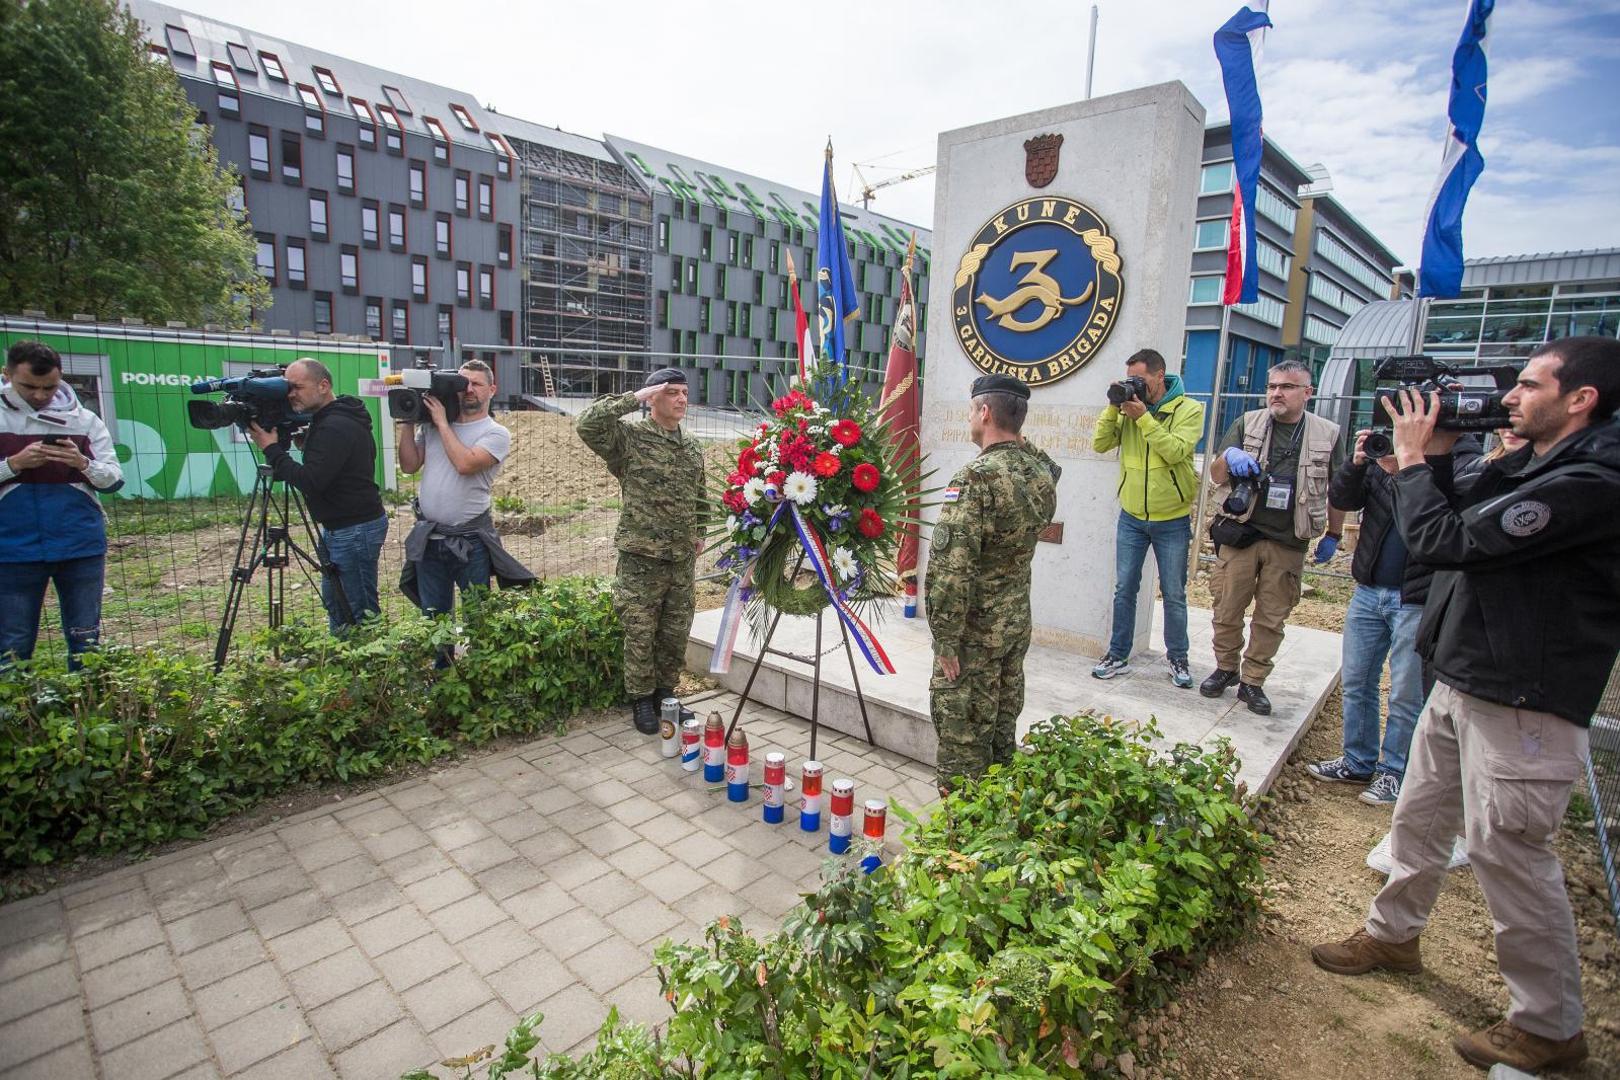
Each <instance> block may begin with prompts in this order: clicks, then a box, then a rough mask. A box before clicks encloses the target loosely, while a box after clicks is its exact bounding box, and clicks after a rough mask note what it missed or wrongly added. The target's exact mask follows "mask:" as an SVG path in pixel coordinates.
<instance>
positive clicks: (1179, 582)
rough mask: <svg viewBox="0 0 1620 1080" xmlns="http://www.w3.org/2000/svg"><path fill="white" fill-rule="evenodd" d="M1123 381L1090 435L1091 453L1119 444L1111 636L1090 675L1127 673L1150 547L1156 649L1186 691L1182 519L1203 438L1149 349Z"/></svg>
mask: <svg viewBox="0 0 1620 1080" xmlns="http://www.w3.org/2000/svg"><path fill="white" fill-rule="evenodd" d="M1125 377H1126V380H1127V381H1126V382H1123V383H1114V384H1113V387H1111V388H1110V399H1109V405H1108V407H1107V408H1106V409H1104V410H1103V412H1102V415H1101V416H1100V417H1098V418H1097V429H1096V432H1095V433H1094V434H1093V435H1092V437H1091V448H1092V449H1093V450H1095V451H1096V452H1097V453H1099V454H1106V453H1107V452H1108V451H1110V450H1112V449H1114V448H1115V447H1116V446H1117V447H1119V521H1118V523H1117V524H1116V525H1115V527H1114V631H1113V636H1112V638H1111V639H1110V640H1109V642H1108V655H1107V656H1105V657H1103V658H1102V661H1101V662H1100V663H1099V664H1098V665H1097V666H1096V667H1094V668H1092V669H1091V674H1092V677H1093V678H1097V679H1112V678H1113V677H1114V676H1115V675H1123V674H1125V673H1126V672H1127V671H1129V670H1131V665H1130V656H1131V638H1132V636H1133V632H1134V630H1135V628H1136V595H1137V592H1138V591H1139V590H1140V589H1141V587H1142V564H1143V563H1144V562H1145V561H1146V560H1147V553H1148V548H1149V547H1151V548H1152V549H1153V561H1154V562H1155V563H1157V564H1158V567H1159V583H1160V585H1161V587H1162V588H1163V590H1164V651H1165V654H1166V656H1167V658H1168V659H1169V661H1170V681H1171V682H1172V683H1174V684H1175V685H1176V686H1179V687H1181V688H1182V689H1186V688H1188V687H1190V686H1192V672H1191V671H1189V670H1188V668H1187V545H1188V543H1189V542H1190V541H1191V539H1192V523H1191V521H1190V519H1189V517H1188V515H1190V514H1191V513H1192V501H1193V497H1194V495H1195V494H1196V493H1197V491H1198V470H1197V469H1195V468H1193V463H1192V458H1193V449H1194V448H1195V447H1196V446H1197V445H1198V440H1199V439H1201V438H1203V434H1204V406H1203V405H1202V404H1200V403H1199V402H1197V401H1194V400H1193V399H1192V398H1190V397H1187V396H1185V395H1184V394H1183V393H1182V388H1181V377H1180V376H1179V375H1166V374H1165V370H1164V357H1163V356H1160V355H1159V354H1158V353H1157V352H1155V351H1154V350H1153V349H1142V350H1140V351H1139V352H1137V353H1136V354H1134V355H1133V356H1132V357H1131V358H1130V359H1129V360H1127V361H1125ZM1130 380H1137V381H1136V382H1135V383H1132V382H1131V381H1130ZM1114 387H1117V388H1119V389H1118V390H1116V389H1114ZM1124 390H1129V391H1130V396H1129V397H1127V398H1126V399H1125V400H1124V401H1123V402H1121V403H1120V404H1118V405H1116V404H1114V403H1113V398H1114V397H1117V396H1119V394H1120V392H1121V391H1124ZM1121 417H1123V418H1124V419H1121Z"/></svg>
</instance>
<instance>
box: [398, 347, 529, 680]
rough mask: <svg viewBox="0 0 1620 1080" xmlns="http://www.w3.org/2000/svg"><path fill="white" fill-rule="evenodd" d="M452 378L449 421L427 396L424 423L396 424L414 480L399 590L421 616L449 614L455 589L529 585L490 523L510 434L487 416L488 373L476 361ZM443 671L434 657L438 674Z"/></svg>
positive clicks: (491, 392) (491, 387) (491, 379)
mask: <svg viewBox="0 0 1620 1080" xmlns="http://www.w3.org/2000/svg"><path fill="white" fill-rule="evenodd" d="M458 373H459V374H460V375H461V376H462V377H463V378H464V379H465V380H466V384H467V385H466V387H465V389H463V390H462V392H461V394H460V395H459V396H458V397H455V398H453V399H452V401H453V402H454V404H455V405H456V407H457V412H458V415H457V416H456V417H455V418H454V419H452V418H451V417H450V416H449V415H448V413H447V412H446V410H445V403H444V402H443V401H441V400H440V399H439V398H438V397H437V396H436V395H434V394H432V393H428V394H424V395H423V396H422V408H423V409H424V410H425V411H426V414H427V418H428V423H426V424H424V425H422V426H420V427H418V426H417V425H416V424H415V423H413V422H412V421H409V420H401V421H399V422H398V423H399V436H400V437H399V467H400V470H401V471H402V472H405V473H407V474H410V473H415V472H416V471H417V470H421V473H422V480H421V483H420V484H419V485H418V486H417V489H416V517H417V521H416V526H415V527H414V528H412V529H411V531H410V534H409V535H408V536H407V537H406V538H405V560H406V562H405V570H404V573H403V574H402V575H401V576H400V582H399V584H400V589H401V591H403V592H404V593H405V595H406V596H407V597H409V598H410V599H411V601H412V602H413V603H415V604H416V605H417V606H418V607H420V608H421V609H422V613H423V614H424V615H443V614H447V613H449V611H450V610H451V609H452V608H453V607H454V606H455V600H456V591H457V590H458V589H459V590H460V591H461V592H462V593H466V591H467V590H468V589H471V588H485V589H487V588H489V582H490V576H491V574H493V575H494V576H495V577H496V578H498V579H499V581H500V583H501V585H502V586H503V587H504V586H507V585H526V584H528V583H529V582H532V581H533V580H534V575H533V574H532V573H530V572H529V571H528V570H527V569H526V568H525V567H524V566H523V565H522V564H521V563H519V562H518V561H517V560H516V559H514V558H513V557H512V556H511V555H509V554H508V553H507V551H506V549H505V548H504V547H502V546H501V540H500V537H499V536H498V535H496V533H495V523H494V520H493V518H492V517H491V515H490V506H491V504H492V502H493V498H492V496H491V493H490V489H491V488H492V487H493V486H494V484H495V478H496V477H497V476H499V475H500V471H501V462H502V461H504V460H505V459H506V455H507V453H508V452H509V451H510V450H511V449H512V433H511V432H510V431H508V430H507V429H506V428H505V427H503V426H502V425H500V424H498V423H496V422H495V419H494V418H493V417H491V416H490V415H489V403H490V400H491V399H492V398H493V397H494V396H495V372H494V371H492V370H491V369H490V366H489V365H488V364H486V363H484V362H483V361H482V360H468V361H467V362H466V363H464V364H462V365H461V368H460V370H459V372H458ZM446 663H448V657H447V656H445V655H442V654H441V656H440V657H439V666H441V667H442V666H444V665H445V664H446Z"/></svg>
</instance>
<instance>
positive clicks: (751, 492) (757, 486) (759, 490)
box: [742, 476, 765, 504]
mask: <svg viewBox="0 0 1620 1080" xmlns="http://www.w3.org/2000/svg"><path fill="white" fill-rule="evenodd" d="M742 492H743V498H745V499H747V500H748V502H749V503H750V504H753V503H757V502H759V500H760V499H762V498H764V497H765V479H764V478H763V477H760V476H756V477H754V478H753V479H751V480H749V481H748V483H746V484H744V485H743V488H742Z"/></svg>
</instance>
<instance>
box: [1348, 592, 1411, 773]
mask: <svg viewBox="0 0 1620 1080" xmlns="http://www.w3.org/2000/svg"><path fill="white" fill-rule="evenodd" d="M1422 615H1423V608H1422V607H1421V606H1419V605H1417V604H1403V603H1401V591H1400V590H1399V589H1382V588H1379V587H1377V586H1374V585H1357V586H1356V591H1355V594H1354V595H1352V596H1351V597H1350V607H1349V609H1348V610H1347V611H1346V612H1345V615H1344V674H1343V684H1344V756H1345V757H1346V758H1348V759H1349V761H1350V767H1351V768H1353V769H1355V770H1356V771H1357V772H1373V771H1375V770H1376V771H1380V772H1387V773H1392V774H1394V775H1395V776H1397V777H1401V776H1405V774H1406V754H1407V751H1408V750H1410V749H1411V746H1412V729H1413V728H1415V727H1417V719H1418V713H1419V712H1420V711H1421V710H1422V708H1423V661H1422V658H1420V657H1419V656H1418V654H1417V628H1418V619H1419V618H1420V617H1421V616H1422ZM1386 655H1387V656H1388V657H1389V722H1388V723H1387V724H1386V725H1384V743H1383V748H1382V750H1380V748H1379V744H1378V677H1379V675H1380V674H1382V673H1383V670H1384V657H1385V656H1386Z"/></svg>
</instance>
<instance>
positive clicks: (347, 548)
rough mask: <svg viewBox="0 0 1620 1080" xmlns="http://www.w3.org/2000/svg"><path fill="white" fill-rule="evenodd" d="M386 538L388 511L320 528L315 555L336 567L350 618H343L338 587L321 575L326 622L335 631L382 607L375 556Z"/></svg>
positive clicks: (379, 551)
mask: <svg viewBox="0 0 1620 1080" xmlns="http://www.w3.org/2000/svg"><path fill="white" fill-rule="evenodd" d="M387 538H388V515H387V514H384V515H383V516H382V517H379V518H377V519H376V520H375V521H362V522H361V523H360V524H358V525H345V526H344V527H343V528H341V529H322V530H321V538H320V541H319V542H318V543H317V544H316V556H317V558H319V559H320V560H321V561H322V562H323V563H324V562H330V563H332V565H334V566H336V567H337V571H338V572H337V579H338V581H339V582H340V583H341V584H342V586H343V598H344V599H345V600H347V601H348V602H349V617H348V618H347V619H345V618H344V617H343V606H342V605H341V604H339V603H338V601H337V590H336V589H334V588H332V579H331V578H329V577H327V576H326V575H325V574H322V575H321V603H322V604H323V605H324V606H325V607H326V621H327V623H328V624H329V625H330V626H331V627H332V632H333V633H334V634H336V633H338V632H340V631H341V630H342V629H343V628H344V627H345V626H348V625H351V624H353V623H357V622H359V621H360V620H361V619H364V618H365V617H366V616H368V615H376V614H377V613H378V612H380V611H381V610H382V607H381V605H380V604H379V603H378V602H377V558H378V556H380V555H381V554H382V546H383V541H384V540H386V539H387Z"/></svg>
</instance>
